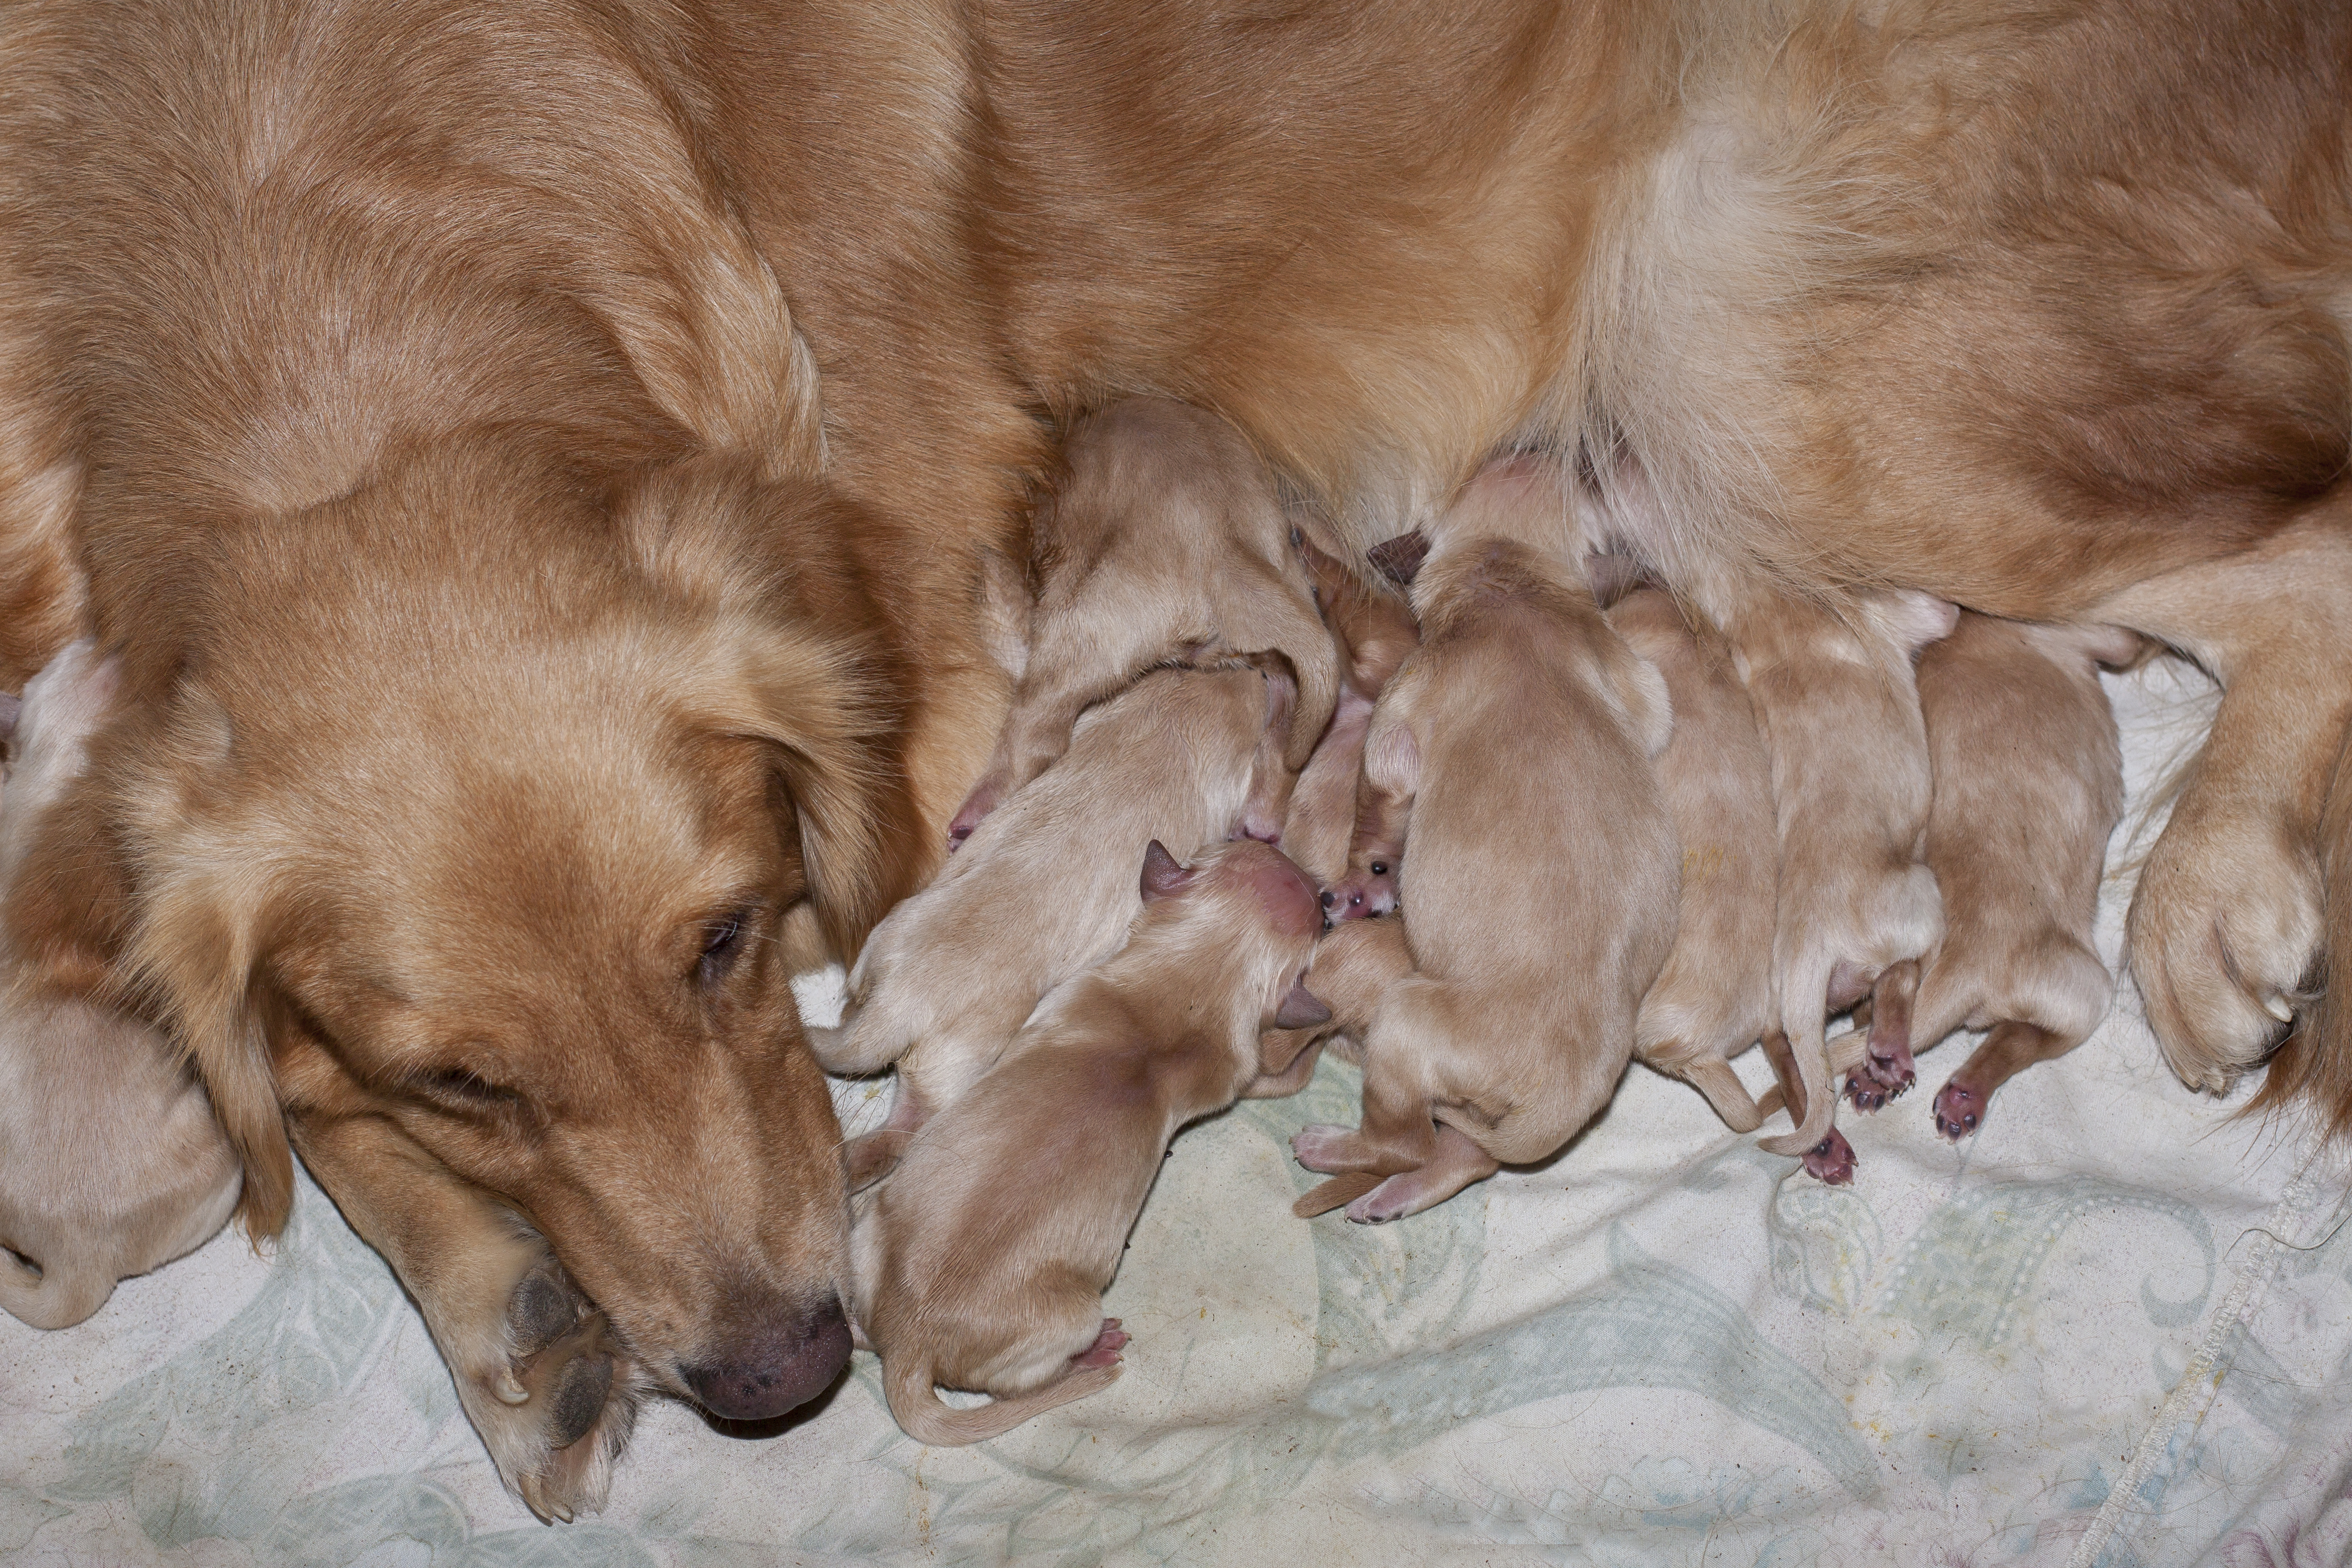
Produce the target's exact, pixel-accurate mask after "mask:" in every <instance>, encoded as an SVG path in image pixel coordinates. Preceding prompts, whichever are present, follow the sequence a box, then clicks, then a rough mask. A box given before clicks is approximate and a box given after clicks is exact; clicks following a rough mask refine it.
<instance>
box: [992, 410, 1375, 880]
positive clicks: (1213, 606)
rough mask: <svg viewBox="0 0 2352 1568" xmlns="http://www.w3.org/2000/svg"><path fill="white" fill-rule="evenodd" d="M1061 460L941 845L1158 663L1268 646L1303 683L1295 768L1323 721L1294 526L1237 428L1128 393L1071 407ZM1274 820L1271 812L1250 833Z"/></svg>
mask: <svg viewBox="0 0 2352 1568" xmlns="http://www.w3.org/2000/svg"><path fill="white" fill-rule="evenodd" d="M1063 457H1064V460H1065V462H1066V464H1067V473H1066V477H1065V478H1064V479H1063V482H1062V483H1061V485H1060V486H1059V487H1058V488H1057V489H1055V493H1054V496H1053V498H1052V500H1051V501H1050V502H1048V503H1047V504H1046V505H1045V507H1043V508H1041V509H1040V512H1039V516H1038V518H1037V520H1036V523H1035V529H1036V544H1035V549H1036V560H1035V563H1034V564H1035V570H1036V574H1037V576H1038V578H1039V580H1040V581H1039V585H1038V588H1037V591H1036V597H1035V601H1034V605H1033V607H1032V609H1031V610H1030V614H1029V635H1028V637H1027V647H1026V653H1025V655H1024V658H1023V660H1022V666H1021V673H1020V678H1019V680H1018V681H1017V683H1016V684H1015V685H1014V687H1013V710H1012V712H1011V713H1009V714H1008V715H1006V717H1005V721H1004V728H1003V732H1002V733H1001V734H1000V735H999V736H998V737H997V742H996V751H995V753H994V754H993V755H992V757H991V758H990V759H989V764H988V769H987V771H986V772H985V773H982V775H981V780H980V783H979V784H975V785H974V786H972V792H971V795H970V796H968V797H967V798H966V799H965V801H964V803H963V805H962V806H961V808H959V809H958V811H957V812H956V815H955V818H954V820H953V821H951V822H950V823H949V825H948V842H949V845H950V847H954V846H957V845H960V844H961V843H962V842H963V840H964V839H965V838H967V837H970V836H971V831H972V829H973V828H974V827H976V826H979V824H980V822H981V821H982V819H983V818H984V817H986V816H987V815H988V814H989V813H990V812H991V811H992V810H994V809H995V808H996V805H997V803H998V802H999V801H1001V800H1003V798H1004V797H1005V796H1007V795H1011V794H1012V793H1013V791H1014V790H1017V789H1019V788H1020V787H1021V786H1022V785H1023V784H1027V783H1028V782H1029V781H1030V780H1031V779H1033V778H1035V777H1036V776H1037V774H1038V773H1040V772H1041V771H1042V770H1044V769H1045V767H1046V766H1048V765H1049V764H1050V763H1052V762H1053V761H1054V759H1055V758H1056V757H1058V756H1060V755H1061V754H1062V752H1063V751H1064V749H1065V748H1066V747H1067V746H1068V745H1069V743H1070V727H1071V725H1073V724H1074V723H1076V721H1077V717H1078V715H1079V714H1080V713H1081V712H1083V711H1084V710H1086V709H1087V707H1089V706H1090V705H1092V704H1094V703H1096V702H1099V701H1101V700H1103V699H1104V698H1106V697H1109V696H1112V695H1114V694H1115V693H1117V692H1118V691H1120V690H1123V689H1125V688H1126V687H1127V686H1128V684H1129V682H1131V681H1133V680H1134V679H1136V677H1138V676H1139V675H1141V674H1142V673H1143V672H1144V671H1145V670H1147V669H1150V668H1151V667H1152V666H1154V665H1157V664H1164V663H1168V662H1170V661H1171V660H1177V659H1184V660H1197V659H1200V658H1206V657H1210V656H1214V655H1224V656H1228V657H1230V656H1238V655H1243V654H1254V653H1266V652H1279V653H1280V654H1281V655H1282V656H1283V657H1284V658H1286V659H1288V660H1289V662H1290V667H1291V671H1292V674H1293V676H1294V678H1295V679H1296V680H1297V688H1298V701H1297V711H1296V714H1295V716H1294V717H1293V718H1292V719H1291V721H1290V733H1289V734H1288V735H1287V736H1286V738H1285V745H1286V753H1285V755H1286V759H1287V761H1288V763H1289V765H1290V767H1291V769H1292V770H1293V771H1294V772H1295V771H1297V769H1299V768H1301V767H1303V766H1304V765H1305V764H1306V763H1307V752H1308V750H1309V749H1310V748H1311V747H1312V746H1313V745H1314V744H1315V740H1316V737H1317V736H1318V735H1320V734H1321V733H1322V732H1323V729H1324V726H1325V725H1326V724H1328V722H1329V721H1330V719H1331V707H1332V703H1333V701H1334V700H1335V698H1336V697H1337V681H1338V673H1337V670H1336V668H1335V664H1336V659H1335V656H1334V654H1333V651H1332V647H1331V639H1330V637H1328V636H1327V635H1326V634H1325V632H1324V630H1323V626H1322V624H1321V623H1320V622H1319V621H1318V620H1317V619H1316V615H1315V601H1314V597H1313V595H1314V585H1313V584H1312V582H1311V581H1310V580H1309V578H1308V576H1307V564H1306V562H1305V561H1304V559H1303V558H1302V557H1301V556H1300V554H1299V553H1298V552H1297V548H1296V546H1297V544H1298V543H1299V542H1300V537H1299V533H1298V531H1297V529H1296V528H1295V527H1293V526H1292V524H1291V523H1290V521H1289V520H1288V518H1287V517H1286V514H1285V513H1284V510H1283V506H1282V500H1281V498H1280V496H1278V495H1277V494H1276V491H1275V487H1274V479H1273V477H1272V476H1271V475H1270V474H1268V473H1267V472H1266V470H1265V467H1264V465H1262V464H1261V463H1260V462H1259V461H1258V460H1257V458H1256V456H1255V454H1254V453H1252V452H1251V450H1250V449H1249V446H1248V444H1247V443H1246V442H1244V440H1243V439H1242V437H1241V436H1240V434H1239V432H1237V431H1235V430H1234V427H1233V426H1230V425H1228V424H1226V423H1225V422H1224V421H1223V420H1222V419H1219V418H1218V417H1217V416H1214V415H1213V414H1209V413H1205V412H1203V411H1202V410H1201V409H1198V408H1190V407H1187V406H1186V405H1183V404H1181V403H1171V402H1170V401H1168V400H1167V399H1165V398H1157V397H1137V398H1129V399H1128V400H1127V401H1126V402H1123V403H1116V404H1113V405H1111V406H1110V407H1108V408H1106V409H1104V410H1103V411H1102V412H1101V413H1099V414H1096V415H1092V416H1088V417H1087V418H1085V419H1082V420H1080V421H1079V422H1078V424H1077V426H1076V428H1074V429H1073V430H1071V432H1070V434H1069V437H1068V439H1067V440H1066V442H1065V443H1064V444H1063ZM1279 831H1280V821H1279V819H1276V821H1275V822H1274V823H1273V824H1271V825H1269V826H1266V827H1265V828H1264V829H1263V830H1261V831H1260V832H1259V833H1258V834H1257V835H1256V836H1257V837H1265V836H1267V835H1269V834H1272V833H1276V832H1279ZM1179 842H1185V841H1184V840H1180V841H1179Z"/></svg>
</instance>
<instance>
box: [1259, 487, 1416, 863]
mask: <svg viewBox="0 0 2352 1568" xmlns="http://www.w3.org/2000/svg"><path fill="white" fill-rule="evenodd" d="M1298 552H1299V554H1300V556H1301V557H1302V558H1304V559H1305V561H1306V563H1307V570H1308V572H1309V573H1311V574H1313V577H1314V582H1315V603H1316V605H1317V606H1318V608H1319V609H1321V611H1322V612H1323V620H1324V624H1325V625H1327V626H1329V627H1330V628H1331V635H1332V637H1334V638H1336V639H1337V640H1338V643H1339V657H1340V666H1339V668H1340V674H1339V701H1338V702H1337V704H1336V705H1335V706H1334V707H1333V709H1332V712H1331V724H1330V728H1328V729H1327V730H1326V731H1324V732H1323V738H1322V739H1321V740H1320V741H1318V742H1316V743H1315V752H1314V754H1313V755H1312V756H1310V757H1309V758H1308V759H1307V767H1306V769H1305V771H1304V772H1302V773H1300V774H1299V775H1298V784H1297V787H1296V788H1295V789H1293V790H1292V792H1291V795H1290V812H1289V815H1288V816H1286V817H1284V818H1283V824H1282V848H1283V852H1284V853H1285V854H1286V855H1288V856H1289V857H1290V858H1292V859H1293V860H1296V861H1297V862H1298V865H1299V868H1300V869H1302V870H1304V871H1305V872H1306V873H1307V875H1308V876H1309V877H1312V878H1314V879H1315V883H1316V886H1318V887H1320V888H1328V887H1329V886H1330V885H1331V884H1332V883H1334V882H1336V881H1338V880H1339V879H1340V877H1341V876H1343V875H1344V874H1345V873H1346V871H1347V868H1348V845H1349V840H1350V839H1351V838H1352V837H1354V836H1355V826H1356V780H1357V777H1358V775H1359V774H1360V773H1361V772H1362V771H1363V760H1364V736H1365V735H1366V734H1367V733H1368V732H1369V731H1370V729H1371V722H1372V708H1373V705H1374V704H1375V703H1377V702H1378V701H1379V700H1380V696H1381V692H1382V691H1384V690H1386V689H1387V688H1388V683H1389V680H1390V679H1391V677H1393V676H1394V675H1395V674H1396V671H1397V667H1398V666H1399V665H1401V664H1402V663H1403V662H1404V658H1405V656H1406V655H1407V654H1409V653H1411V652H1412V650H1413V649H1414V648H1415V647H1418V646H1420V643H1421V628H1420V627H1418V626H1415V625H1414V624H1413V619H1412V611H1411V610H1410V609H1408V608H1406V606H1405V605H1404V604H1403V603H1402V601H1401V600H1399V599H1397V598H1396V597H1394V596H1393V595H1388V594H1382V593H1379V592H1376V591H1374V590H1373V589H1371V588H1369V587H1367V586H1366V585H1365V584H1363V583H1362V582H1361V581H1360V579H1358V578H1357V576H1356V574H1354V573H1352V572H1350V571H1349V570H1348V568H1347V567H1346V566H1345V565H1343V564H1342V563H1340V562H1339V561H1338V560H1336V559H1335V558H1333V557H1332V556H1330V555H1328V554H1326V553H1325V552H1322V551H1321V550H1319V549H1318V548H1316V545H1315V542H1314V541H1312V540H1311V539H1308V538H1307V537H1305V536H1304V534H1303V533H1302V535H1301V537H1300V539H1299V542H1298Z"/></svg>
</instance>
